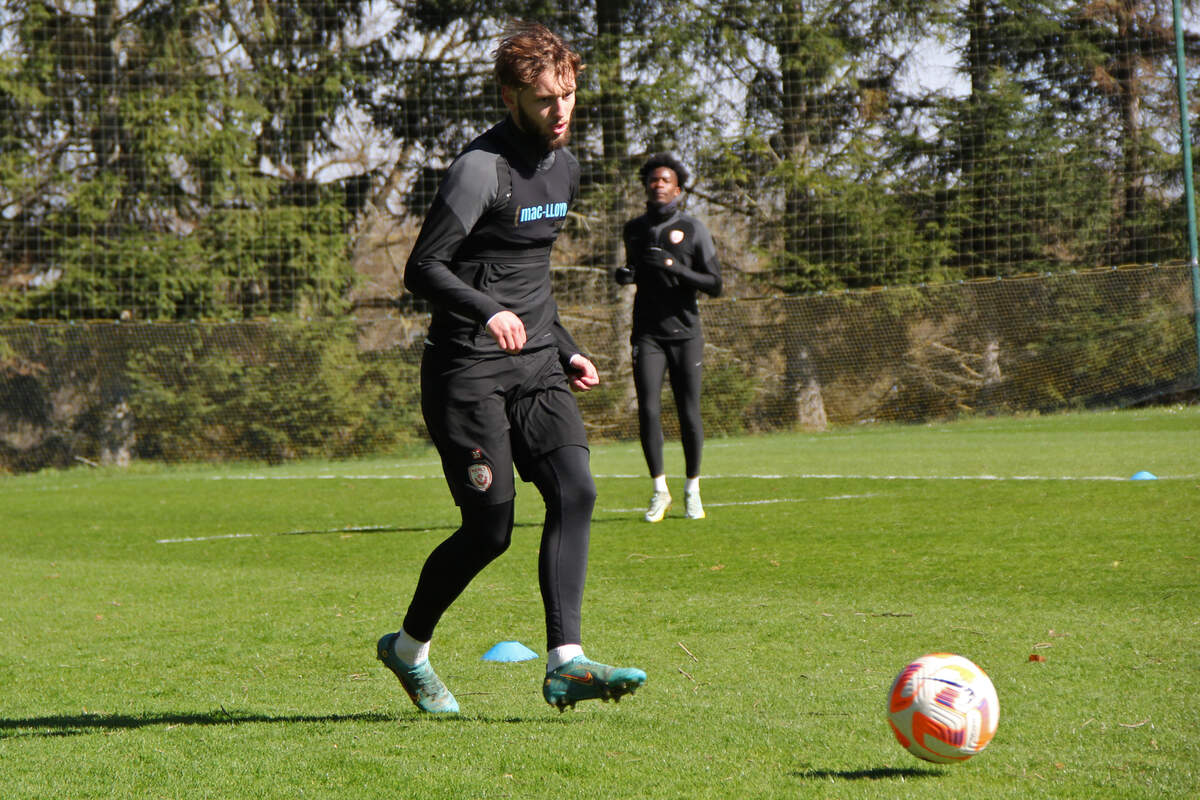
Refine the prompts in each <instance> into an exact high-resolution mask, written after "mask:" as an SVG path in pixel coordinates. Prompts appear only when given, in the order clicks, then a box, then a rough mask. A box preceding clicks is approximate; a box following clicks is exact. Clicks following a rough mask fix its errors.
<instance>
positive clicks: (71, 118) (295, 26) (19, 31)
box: [0, 0, 358, 319]
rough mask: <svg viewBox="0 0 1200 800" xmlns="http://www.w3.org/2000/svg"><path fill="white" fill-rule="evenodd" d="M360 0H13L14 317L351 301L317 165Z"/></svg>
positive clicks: (7, 200) (9, 82) (10, 192)
mask: <svg viewBox="0 0 1200 800" xmlns="http://www.w3.org/2000/svg"><path fill="white" fill-rule="evenodd" d="M357 5H358V4H356V3H332V2H330V3H319V4H318V3H311V2H295V3H271V4H266V3H251V2H245V3H241V4H237V3H231V2H228V0H227V1H226V2H222V3H220V4H219V5H212V4H202V3H198V2H165V1H164V2H152V1H151V0H147V2H142V3H138V4H135V5H129V4H122V3H118V2H116V1H115V0H100V1H99V2H96V3H94V4H91V5H82V4H81V5H79V6H64V5H59V4H54V5H52V4H50V3H45V2H10V3H8V4H7V10H8V14H9V20H10V21H11V23H12V25H13V31H14V34H13V40H14V45H15V46H14V51H15V53H14V56H13V57H11V58H10V59H9V60H8V61H7V63H6V64H5V68H6V70H5V71H6V75H7V79H6V81H5V83H4V85H3V86H0V94H2V96H3V100H0V102H2V103H3V104H4V105H5V106H7V108H8V109H9V110H11V112H12V113H11V114H6V115H5V117H4V119H3V120H2V121H0V131H2V135H0V142H3V144H2V145H0V146H2V147H3V153H4V154H5V156H4V159H3V161H0V169H2V170H4V174H3V177H4V181H3V185H4V186H5V189H4V190H3V191H2V192H0V202H3V204H4V214H3V215H0V225H2V226H3V235H2V237H0V241H2V242H3V243H4V246H5V257H4V260H5V261H6V262H8V263H10V264H14V265H16V266H15V267H13V269H14V270H20V271H22V272H24V274H25V275H26V276H27V277H29V278H32V280H29V281H27V283H28V284H29V285H30V288H29V289H28V291H26V292H24V293H21V294H19V295H16V296H15V297H14V296H13V295H11V294H9V295H6V297H5V300H6V305H7V307H8V309H9V313H19V314H23V315H36V316H43V317H44V316H50V317H60V318H66V317H73V316H90V317H107V318H117V317H135V318H154V319H161V318H180V317H184V318H186V317H195V316H225V315H228V314H230V313H241V314H253V313H272V312H276V311H300V310H305V309H309V310H311V309H313V308H327V307H331V306H336V305H337V304H339V303H340V302H341V299H340V298H341V295H342V293H343V290H344V288H345V284H346V283H347V282H348V280H349V277H350V276H349V270H348V262H347V259H346V256H345V252H346V249H347V242H346V233H345V230H346V215H345V210H344V208H343V205H344V203H343V197H342V195H341V193H340V192H339V191H338V190H337V189H336V187H329V186H321V185H317V184H316V183H315V182H314V181H313V180H312V179H311V176H310V174H309V173H308V169H309V167H310V166H311V163H312V160H313V159H314V158H315V157H317V156H319V154H320V152H321V149H322V147H323V145H324V144H325V141H324V136H325V131H326V127H327V126H328V125H329V124H330V122H331V118H332V116H333V115H334V114H336V112H337V109H338V108H339V107H340V106H341V105H342V104H344V102H345V99H346V91H347V90H346V85H347V84H348V83H351V82H352V81H353V75H352V73H351V70H352V68H353V66H354V63H355V62H354V59H353V57H352V56H353V53H352V52H350V51H351V50H352V49H353V48H351V47H350V46H349V45H348V36H347V28H348V26H350V24H351V22H352V20H353V18H354V14H355V13H357V12H356V11H355V9H356V8H357ZM18 86H19V87H20V90H19V91H14V90H12V89H11V88H10V87H18ZM9 187H13V188H9Z"/></svg>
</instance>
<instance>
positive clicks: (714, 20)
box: [699, 0, 940, 291]
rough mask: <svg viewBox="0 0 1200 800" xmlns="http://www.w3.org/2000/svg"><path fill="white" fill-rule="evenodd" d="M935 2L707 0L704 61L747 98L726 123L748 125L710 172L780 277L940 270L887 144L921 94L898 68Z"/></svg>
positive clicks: (818, 283)
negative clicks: (750, 224) (906, 201)
mask: <svg viewBox="0 0 1200 800" xmlns="http://www.w3.org/2000/svg"><path fill="white" fill-rule="evenodd" d="M939 8H940V4H933V5H931V4H928V3H912V2H907V1H906V0H899V1H898V2H889V1H888V0H876V1H875V2H854V3H841V2H836V3H835V2H812V3H801V2H782V3H780V2H770V3H760V2H744V1H743V0H725V2H719V3H715V4H712V5H708V6H705V9H706V13H707V21H706V25H705V29H706V31H707V37H706V41H705V44H704V48H703V50H702V51H701V54H700V58H699V61H700V63H705V64H711V65H713V70H714V71H715V73H716V76H715V77H716V79H717V80H718V81H720V82H721V83H722V84H724V85H725V86H726V87H727V93H728V94H732V95H734V96H735V97H737V98H740V99H741V103H742V108H741V109H737V108H730V109H729V111H728V114H729V117H730V118H731V119H732V120H744V125H738V124H737V123H734V124H731V125H730V126H728V127H729V128H731V129H733V130H735V131H737V130H738V129H739V128H740V129H741V131H742V132H739V133H735V135H733V136H727V137H726V139H725V142H724V144H723V146H722V147H721V148H720V149H719V150H717V151H715V152H713V153H712V154H711V155H710V159H709V164H708V167H707V169H708V170H709V171H710V173H711V175H712V178H713V180H714V187H713V191H714V194H715V196H716V199H717V201H718V202H720V203H721V204H722V205H724V206H725V207H727V208H731V209H740V210H742V211H743V212H744V213H746V214H748V215H749V216H751V217H752V218H754V220H755V227H756V228H757V229H758V230H760V231H761V232H762V235H761V236H760V238H759V240H758V242H757V243H758V245H759V246H760V247H762V248H763V250H764V251H765V252H766V253H767V254H769V255H768V265H767V266H768V269H769V270H770V271H771V272H772V274H773V275H774V276H775V282H776V283H777V285H779V286H780V287H781V288H783V289H785V290H787V291H804V290H811V289H822V288H832V287H839V286H861V285H871V284H874V283H880V282H886V278H887V277H888V276H895V275H905V276H912V277H918V276H927V275H929V274H930V273H931V272H932V271H933V270H935V269H936V258H934V257H933V255H934V249H931V248H929V247H926V246H925V245H924V240H923V237H922V235H921V232H920V230H919V229H917V228H916V227H914V226H913V225H912V224H911V223H910V220H912V219H913V217H912V215H911V214H909V213H908V212H907V211H906V209H905V207H904V205H903V197H902V195H901V194H898V193H897V190H898V189H900V188H901V187H902V183H901V182H898V181H897V176H895V175H893V174H890V173H889V172H888V171H887V169H886V167H887V165H888V163H889V162H888V160H887V159H886V158H884V157H882V156H883V155H884V154H883V153H882V152H881V151H882V150H884V149H885V148H884V147H883V145H884V143H885V142H886V141H887V140H888V139H889V138H890V137H892V136H894V135H895V132H896V128H897V126H899V125H901V124H903V120H904V117H905V113H906V110H907V109H908V108H909V107H910V106H911V105H912V104H913V103H915V102H917V101H918V98H917V97H915V96H912V95H910V94H909V93H908V90H907V88H906V87H905V86H904V85H902V81H901V76H902V74H903V72H902V70H903V68H904V66H905V64H906V61H907V58H908V55H909V53H910V50H911V47H912V43H913V42H916V41H918V40H919V39H920V38H921V37H922V36H923V35H925V33H926V32H927V31H928V30H929V27H930V26H931V25H932V24H933V23H934V22H935V21H936V20H937V19H938V17H939V13H940V12H939ZM743 76H744V77H743Z"/></svg>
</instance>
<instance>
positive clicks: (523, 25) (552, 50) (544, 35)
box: [493, 21, 584, 89]
mask: <svg viewBox="0 0 1200 800" xmlns="http://www.w3.org/2000/svg"><path fill="white" fill-rule="evenodd" d="M493 56H495V59H496V82H497V83H499V84H500V85H501V86H507V87H509V88H510V89H523V88H525V87H526V86H532V85H533V84H534V83H535V82H536V81H537V79H538V77H540V76H541V74H542V73H543V72H545V71H546V70H548V69H549V70H554V73H555V75H557V76H558V79H559V80H560V81H562V82H564V83H566V82H570V83H574V82H575V76H576V75H578V74H579V73H580V72H582V71H583V69H584V66H583V59H582V58H581V57H580V55H579V54H578V53H576V52H575V51H574V50H572V49H571V48H570V46H569V45H567V43H566V42H565V41H563V40H562V37H560V36H559V35H558V34H556V33H554V32H553V31H551V30H550V29H549V28H547V27H546V26H545V25H542V24H541V23H538V22H523V21H519V22H516V23H514V24H513V25H512V26H510V27H509V28H508V29H507V30H506V31H505V32H504V38H503V39H501V40H500V45H499V46H498V47H497V48H496V50H495V52H494V53H493Z"/></svg>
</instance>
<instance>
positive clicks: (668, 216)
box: [617, 204, 722, 339]
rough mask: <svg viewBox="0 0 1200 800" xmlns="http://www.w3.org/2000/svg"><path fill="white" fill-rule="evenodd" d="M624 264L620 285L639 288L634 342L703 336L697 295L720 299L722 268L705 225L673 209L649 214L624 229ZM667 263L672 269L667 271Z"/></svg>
mask: <svg viewBox="0 0 1200 800" xmlns="http://www.w3.org/2000/svg"><path fill="white" fill-rule="evenodd" d="M623 235H624V239H625V258H626V261H627V262H628V264H629V266H628V268H627V269H626V270H625V271H624V272H621V271H618V275H617V282H618V283H636V284H637V294H636V295H635V296H634V299H633V338H637V337H638V336H653V337H655V338H658V339H687V338H691V337H692V336H696V335H698V334H699V333H700V307H699V304H698V303H697V302H696V292H697V291H701V292H704V293H705V294H707V295H710V296H712V297H717V296H719V295H720V294H721V288H722V282H721V265H720V262H718V260H717V251H716V247H715V246H714V245H713V241H712V236H711V235H710V234H709V232H708V229H707V228H706V227H704V224H703V223H702V222H700V220H698V219H696V218H695V217H693V216H692V215H691V214H688V213H686V212H684V211H680V210H679V209H678V207H676V206H675V205H674V204H672V205H670V206H668V207H666V208H664V209H654V208H648V209H647V211H646V213H645V214H642V215H641V216H640V217H635V218H634V219H631V220H629V222H627V223H625V229H624V233H623ZM664 259H670V260H671V261H672V264H671V266H670V267H667V268H664V263H663V261H664Z"/></svg>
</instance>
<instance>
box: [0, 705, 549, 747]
mask: <svg viewBox="0 0 1200 800" xmlns="http://www.w3.org/2000/svg"><path fill="white" fill-rule="evenodd" d="M566 716H567V715H559V714H548V715H546V716H530V717H514V716H508V717H485V716H477V715H473V714H471V715H465V714H450V715H445V716H442V715H435V714H422V713H420V712H417V711H413V712H411V713H401V714H398V715H397V714H380V713H362V714H242V713H237V712H232V713H231V712H228V711H226V710H225V709H223V708H222V709H218V710H216V711H210V712H196V713H190V714H185V713H145V714H57V715H48V716H44V717H27V718H24V719H4V718H0V741H3V740H4V739H15V738H19V737H26V736H45V737H51V736H82V735H86V734H88V733H92V732H106V733H111V732H113V731H122V730H137V729H140V728H151V727H163V728H166V729H171V728H176V727H179V726H181V725H243V724H248V725H254V724H260V725H261V724H285V725H295V724H336V723H342V722H395V723H400V724H402V725H412V724H414V723H415V724H418V725H428V724H447V723H450V724H453V723H455V722H458V723H483V724H501V725H504V724H509V725H511V724H521V725H530V724H534V725H547V724H549V725H558V724H563V723H564V722H567V721H568V719H566V718H565V717H566Z"/></svg>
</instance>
